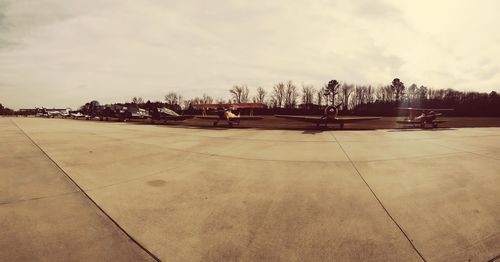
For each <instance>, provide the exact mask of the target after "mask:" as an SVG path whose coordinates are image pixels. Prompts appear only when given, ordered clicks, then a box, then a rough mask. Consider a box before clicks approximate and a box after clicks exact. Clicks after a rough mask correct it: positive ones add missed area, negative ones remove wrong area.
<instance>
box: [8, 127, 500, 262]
mask: <svg viewBox="0 0 500 262" xmlns="http://www.w3.org/2000/svg"><path fill="white" fill-rule="evenodd" d="M0 144H1V145H2V146H1V147H0V218H2V219H0V227H1V228H2V230H1V231H0V257H1V258H7V259H8V260H9V261H24V260H34V259H37V258H38V259H43V260H47V261H54V260H94V261H95V260H118V261H124V260H131V261H141V260H144V261H148V260H154V259H160V260H163V261H235V260H237V261H238V260H239V261H423V260H426V261H489V260H493V259H495V258H498V257H499V256H500V128H458V129H455V128H446V129H435V130H368V131H356V130H349V131H331V130H328V131H314V130H306V131H300V130H259V129H225V128H221V129H207V128H189V127H178V126H166V125H137V124H128V123H105V122H94V121H77V120H63V119H38V118H0Z"/></svg>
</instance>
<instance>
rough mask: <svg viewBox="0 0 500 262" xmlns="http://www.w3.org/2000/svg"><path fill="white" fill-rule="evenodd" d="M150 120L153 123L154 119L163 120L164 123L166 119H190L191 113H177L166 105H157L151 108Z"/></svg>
mask: <svg viewBox="0 0 500 262" xmlns="http://www.w3.org/2000/svg"><path fill="white" fill-rule="evenodd" d="M150 115H151V122H152V123H154V122H155V121H156V120H163V121H164V123H166V122H167V121H184V120H187V119H192V118H194V116H192V115H179V114H178V113H176V112H175V111H174V110H172V109H169V108H166V107H157V108H154V109H151V113H150Z"/></svg>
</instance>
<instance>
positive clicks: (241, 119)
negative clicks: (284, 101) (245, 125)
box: [229, 116, 264, 121]
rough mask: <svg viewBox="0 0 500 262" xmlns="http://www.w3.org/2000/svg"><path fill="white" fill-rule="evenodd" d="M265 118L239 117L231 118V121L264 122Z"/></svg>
mask: <svg viewBox="0 0 500 262" xmlns="http://www.w3.org/2000/svg"><path fill="white" fill-rule="evenodd" d="M262 119H264V118H263V117H260V116H239V117H231V118H229V121H250V120H262Z"/></svg>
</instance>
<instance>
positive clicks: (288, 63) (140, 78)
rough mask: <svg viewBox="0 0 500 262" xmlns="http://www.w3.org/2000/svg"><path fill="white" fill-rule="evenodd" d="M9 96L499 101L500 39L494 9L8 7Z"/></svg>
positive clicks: (79, 0)
mask: <svg viewBox="0 0 500 262" xmlns="http://www.w3.org/2000/svg"><path fill="white" fill-rule="evenodd" d="M2 3H3V4H0V95H1V99H2V100H3V101H1V102H2V103H4V104H7V105H9V106H13V107H32V106H46V107H63V106H71V107H77V106H79V105H81V104H83V103H85V102H87V101H89V100H92V99H97V100H99V101H101V102H102V103H110V102H117V101H123V100H129V99H130V98H131V97H132V96H143V97H144V98H146V99H151V100H157V99H161V98H162V97H163V95H164V94H165V93H167V92H169V91H177V92H180V93H182V94H183V95H184V96H185V97H193V96H199V95H201V94H202V93H207V94H210V95H212V96H214V97H228V95H229V93H228V91H227V90H228V89H229V88H230V87H231V86H232V85H234V84H248V85H249V86H250V87H251V88H255V87H257V86H262V87H264V88H268V89H270V88H271V87H272V85H274V84H276V83H277V82H281V81H287V80H289V79H291V80H293V81H295V82H296V83H298V84H301V83H306V84H313V85H315V86H317V87H319V86H321V85H323V84H324V83H326V82H328V81H329V80H330V79H332V78H336V79H338V80H340V81H345V82H348V83H359V84H388V83H390V81H391V80H392V79H393V78H394V77H399V78H401V79H402V80H403V81H404V82H405V83H407V85H409V84H411V83H417V84H419V85H420V84H423V85H427V86H433V87H437V88H449V87H451V88H458V89H466V90H480V91H491V90H492V89H494V90H497V91H498V84H499V83H500V75H498V74H497V73H496V72H497V68H498V62H496V61H499V59H498V58H500V57H499V51H498V50H497V49H498V48H496V47H497V46H498V43H499V40H500V39H499V35H500V32H499V31H500V29H498V28H496V27H495V26H494V25H495V23H494V21H495V19H496V14H495V12H494V10H496V9H497V8H498V6H499V5H500V4H497V3H496V2H495V1H484V2H482V4H481V5H474V4H471V2H468V1H440V2H439V3H436V2H431V1H418V2H415V1H396V0H393V1H384V0H378V1H368V0H363V1H347V0H339V1H326V0H325V1H314V2H310V1H284V0H281V1H252V2H248V1H217V2H213V1H212V2H208V1H160V0H149V1H131V0H108V1H97V0H74V1H66V0H9V1H4V2H2Z"/></svg>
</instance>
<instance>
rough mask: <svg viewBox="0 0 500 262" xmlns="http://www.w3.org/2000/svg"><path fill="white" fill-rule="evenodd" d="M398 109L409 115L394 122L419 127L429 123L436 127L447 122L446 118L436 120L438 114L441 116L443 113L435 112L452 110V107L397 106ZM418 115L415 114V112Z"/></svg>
mask: <svg viewBox="0 0 500 262" xmlns="http://www.w3.org/2000/svg"><path fill="white" fill-rule="evenodd" d="M397 109H398V110H401V111H408V112H409V115H408V117H407V118H405V119H403V120H398V121H396V123H398V124H402V125H412V126H413V127H417V126H419V127H420V128H425V126H426V125H427V124H429V125H431V126H432V127H433V128H436V127H438V125H439V124H442V123H445V122H448V121H447V120H437V117H438V116H442V115H443V113H437V112H439V111H453V110H454V109H452V108H413V107H398V108H397ZM418 113H420V115H418V116H417V114H418Z"/></svg>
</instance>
